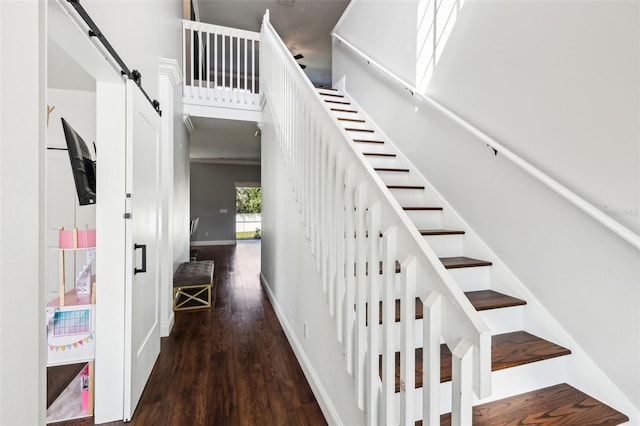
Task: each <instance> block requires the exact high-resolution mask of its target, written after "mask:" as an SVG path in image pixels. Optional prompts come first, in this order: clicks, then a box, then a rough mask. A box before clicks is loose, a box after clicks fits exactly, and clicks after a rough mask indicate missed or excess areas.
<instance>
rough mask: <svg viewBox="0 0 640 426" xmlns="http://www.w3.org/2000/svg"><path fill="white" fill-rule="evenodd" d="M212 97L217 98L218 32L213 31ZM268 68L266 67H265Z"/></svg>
mask: <svg viewBox="0 0 640 426" xmlns="http://www.w3.org/2000/svg"><path fill="white" fill-rule="evenodd" d="M213 50H214V52H215V53H214V55H213V99H214V100H216V101H217V100H218V32H217V31H216V32H214V33H213ZM267 69H268V68H267Z"/></svg>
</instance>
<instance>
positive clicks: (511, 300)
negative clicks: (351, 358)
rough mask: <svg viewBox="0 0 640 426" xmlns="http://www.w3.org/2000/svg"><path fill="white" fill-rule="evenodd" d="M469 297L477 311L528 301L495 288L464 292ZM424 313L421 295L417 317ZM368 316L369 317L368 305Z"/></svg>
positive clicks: (397, 307) (396, 315) (417, 303)
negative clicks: (494, 289) (499, 291)
mask: <svg viewBox="0 0 640 426" xmlns="http://www.w3.org/2000/svg"><path fill="white" fill-rule="evenodd" d="M381 267H382V266H381ZM464 295H465V296H467V298H468V299H469V301H470V302H471V304H472V305H473V307H474V308H475V310H476V311H486V310H490V309H500V308H509V307H512V306H520V305H526V304H527V302H526V301H524V300H522V299H518V298H515V297H511V296H507V295H506V294H502V293H498V292H497V291H493V290H479V291H467V292H465V293H464ZM400 307H401V301H400V299H398V300H396V309H395V322H400ZM379 308H380V309H379V314H380V316H379V319H380V321H379V323H380V324H382V301H380V306H379ZM423 315H424V312H423V305H422V302H421V301H420V298H419V297H416V319H422V318H423ZM367 318H369V313H368V305H367Z"/></svg>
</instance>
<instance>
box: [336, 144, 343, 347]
mask: <svg viewBox="0 0 640 426" xmlns="http://www.w3.org/2000/svg"><path fill="white" fill-rule="evenodd" d="M336 161H337V164H336V187H335V193H334V198H335V201H334V206H335V210H334V215H335V217H336V226H335V229H334V232H335V240H336V250H335V262H336V331H337V335H338V341H339V342H341V343H343V347H344V290H345V278H346V277H345V261H344V257H345V239H344V226H345V222H344V220H340V219H342V218H344V209H345V204H344V200H345V198H344V197H345V184H344V180H345V168H344V162H343V161H342V157H341V155H340V153H337V154H336Z"/></svg>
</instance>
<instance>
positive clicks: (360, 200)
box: [347, 183, 375, 410]
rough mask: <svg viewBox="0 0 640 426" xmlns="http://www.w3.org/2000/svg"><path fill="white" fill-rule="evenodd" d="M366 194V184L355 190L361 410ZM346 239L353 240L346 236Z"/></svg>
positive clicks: (359, 398) (361, 394) (357, 367)
mask: <svg viewBox="0 0 640 426" xmlns="http://www.w3.org/2000/svg"><path fill="white" fill-rule="evenodd" d="M366 194H367V184H366V183H361V184H360V185H358V187H357V188H356V195H355V199H356V202H355V205H356V234H355V240H356V253H357V255H356V259H357V262H358V263H357V266H356V275H357V276H356V336H355V337H356V345H355V350H356V354H355V355H356V356H355V378H356V401H357V403H358V407H359V408H360V409H361V410H364V408H365V405H364V404H365V350H366V343H367V342H366V338H367V337H366V318H367V317H366V311H365V309H366V302H367V240H366V233H367V229H366V225H365V220H366V205H365V202H366ZM347 238H354V236H353V235H347ZM374 272H375V266H374V265H369V271H368V273H369V275H370V274H373V273H374Z"/></svg>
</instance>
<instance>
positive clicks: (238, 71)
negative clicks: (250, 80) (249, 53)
mask: <svg viewBox="0 0 640 426" xmlns="http://www.w3.org/2000/svg"><path fill="white" fill-rule="evenodd" d="M236 61H237V62H236V63H237V66H236V92H235V93H236V94H235V98H236V99H235V101H236V102H238V101H239V99H240V98H239V96H238V94H239V93H240V37H239V36H238V37H236Z"/></svg>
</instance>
